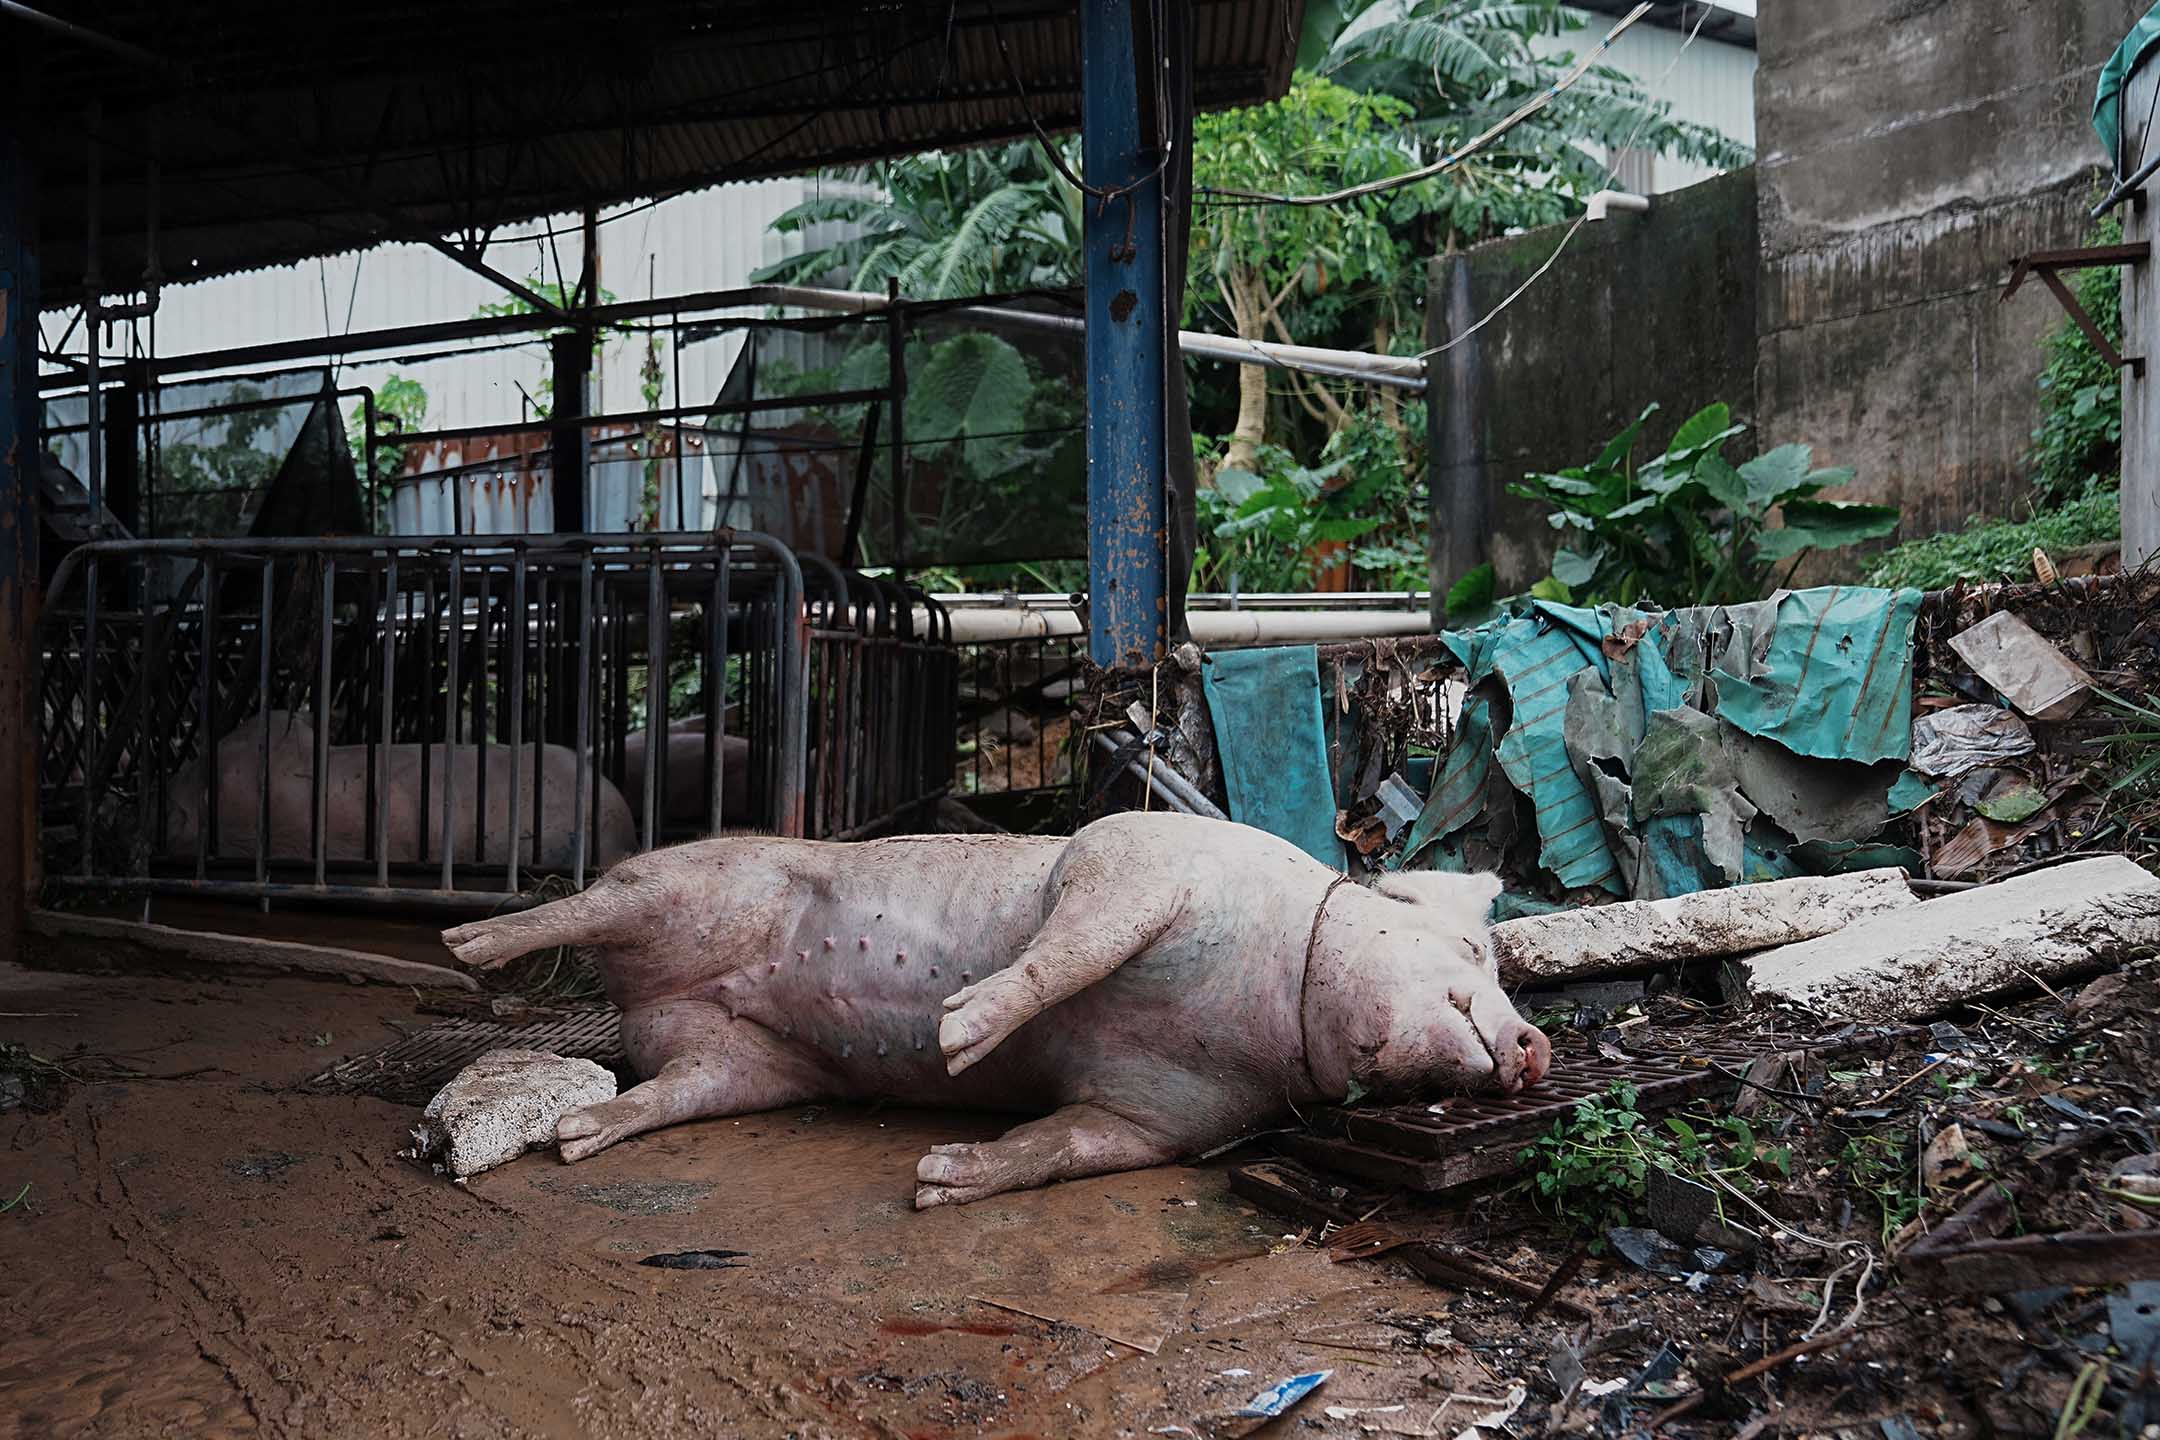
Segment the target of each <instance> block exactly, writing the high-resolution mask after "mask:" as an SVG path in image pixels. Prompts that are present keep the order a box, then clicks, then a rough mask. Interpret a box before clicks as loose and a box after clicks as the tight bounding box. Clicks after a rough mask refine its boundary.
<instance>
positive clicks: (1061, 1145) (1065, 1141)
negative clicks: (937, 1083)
mask: <svg viewBox="0 0 2160 1440" xmlns="http://www.w3.org/2000/svg"><path fill="white" fill-rule="evenodd" d="M1186 1148H1187V1146H1186V1145H1185V1144H1184V1143H1183V1142H1182V1141H1181V1140H1178V1139H1176V1138H1173V1137H1169V1136H1164V1135H1161V1134H1158V1133H1157V1132H1155V1131H1153V1130H1150V1129H1148V1128H1146V1127H1144V1126H1141V1125H1138V1124H1135V1123H1134V1122H1133V1121H1130V1120H1128V1119H1126V1118H1125V1117H1124V1116H1122V1115H1119V1114H1117V1113H1116V1112H1115V1111H1112V1110H1108V1109H1105V1108H1104V1107H1103V1106H1100V1105H1091V1104H1081V1105H1067V1106H1066V1107H1065V1108H1064V1109H1062V1110H1059V1111H1057V1112H1056V1113H1054V1114H1051V1115H1046V1116H1044V1117H1043V1118H1042V1119H1040V1120H1030V1121H1029V1122H1028V1123H1027V1124H1025V1125H1016V1126H1014V1127H1013V1128H1012V1129H1010V1130H1008V1131H1006V1132H1005V1133H1004V1134H1003V1135H1001V1136H999V1137H998V1138H997V1139H995V1140H989V1141H984V1142H982V1143H980V1144H969V1145H935V1146H932V1147H931V1149H930V1153H929V1154H928V1155H925V1156H923V1158H922V1160H921V1162H920V1163H919V1164H917V1165H916V1167H915V1181H916V1184H915V1208H916V1209H918V1210H928V1209H930V1208H931V1207H932V1206H936V1205H965V1204H967V1203H968V1202H969V1201H971V1200H981V1199H983V1198H985V1197H986V1196H991V1195H999V1194H1003V1193H1004V1192H1005V1191H1007V1190H1026V1189H1029V1188H1030V1187H1032V1186H1036V1185H1048V1184H1049V1183H1050V1182H1051V1181H1053V1180H1077V1179H1079V1178H1081V1177H1082V1176H1084V1175H1108V1174H1111V1173H1113V1172H1115V1171H1119V1170H1140V1169H1144V1168H1146V1167H1147V1166H1150V1165H1162V1164H1166V1163H1167V1162H1169V1161H1171V1160H1174V1159H1176V1158H1177V1157H1178V1155H1180V1154H1181V1153H1183V1152H1184V1151H1185V1150H1186Z"/></svg>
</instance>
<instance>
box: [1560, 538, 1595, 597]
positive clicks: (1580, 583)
mask: <svg viewBox="0 0 2160 1440" xmlns="http://www.w3.org/2000/svg"><path fill="white" fill-rule="evenodd" d="M1604 559H1605V554H1604V552H1603V551H1602V550H1592V551H1588V552H1585V551H1581V550H1570V549H1569V548H1568V547H1566V546H1565V545H1563V546H1561V547H1560V548H1559V549H1557V550H1555V551H1553V557H1552V573H1553V578H1554V579H1556V580H1558V581H1559V582H1560V583H1561V584H1563V585H1565V586H1567V587H1568V588H1569V589H1571V590H1580V589H1582V588H1583V587H1584V586H1585V585H1588V584H1589V583H1590V582H1591V581H1592V580H1594V579H1596V578H1597V572H1598V566H1599V565H1601V564H1603V563H1604Z"/></svg>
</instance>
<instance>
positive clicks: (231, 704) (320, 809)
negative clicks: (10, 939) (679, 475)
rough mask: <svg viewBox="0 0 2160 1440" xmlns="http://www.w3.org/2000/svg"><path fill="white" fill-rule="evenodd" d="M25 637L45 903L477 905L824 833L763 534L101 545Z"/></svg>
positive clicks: (795, 628)
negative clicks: (34, 679)
mask: <svg viewBox="0 0 2160 1440" xmlns="http://www.w3.org/2000/svg"><path fill="white" fill-rule="evenodd" d="M856 578H857V579H858V580H859V578H860V577H856ZM842 583H843V586H844V585H845V584H846V583H847V582H846V581H845V580H843V582H842ZM839 619H840V621H843V622H845V624H844V626H843V628H841V629H838V630H835V631H834V633H835V634H837V635H841V636H847V637H854V638H853V639H851V640H848V641H847V642H846V643H849V644H854V645H857V646H861V645H863V644H866V643H868V641H869V640H870V639H871V638H873V637H869V636H861V635H858V634H857V633H856V631H855V629H854V628H853V617H852V616H843V617H839ZM835 623H838V622H835ZM41 630H42V641H41V656H42V670H41V675H40V679H39V691H38V693H39V697H40V706H39V710H40V716H41V719H42V722H43V723H42V730H41V736H40V743H39V753H38V757H37V762H38V767H39V777H40V803H41V824H40V844H41V852H42V858H43V862H44V866H45V871H46V876H47V880H46V884H47V887H48V889H50V890H58V891H62V892H67V891H82V890H90V891H103V892H120V893H132V894H144V895H159V894H164V895H173V894H190V895H215V896H227V897H252V898H257V899H261V900H264V901H268V900H270V899H282V898H310V899H332V900H340V901H364V902H393V903H396V904H398V905H402V906H414V905H421V906H427V905H440V906H450V907H457V908H470V907H471V906H472V905H473V904H474V903H475V902H476V901H479V902H480V903H497V904H499V903H501V902H502V901H503V898H504V897H505V896H506V895H515V894H517V893H519V892H520V891H521V890H522V889H524V888H525V887H526V886H528V885H529V884H530V883H532V882H533V881H535V880H536V879H538V878H540V877H542V876H546V875H560V876H562V877H563V878H564V879H566V880H568V881H569V882H570V883H572V884H573V885H582V884H584V883H585V882H586V881H587V880H588V879H589V878H591V877H592V876H593V875H594V874H596V873H597V872H598V870H599V869H601V868H604V867H605V866H606V865H607V864H610V863H612V862H613V861H614V860H615V859H619V858H621V856H622V855H624V854H627V853H630V852H632V851H634V850H638V849H644V848H650V847H651V846H653V845H655V844H660V843H664V842H665V841H668V840H672V839H679V838H687V837H688V836H691V835H696V834H704V833H713V832H715V831H718V830H721V829H724V828H735V827H750V828H757V829H762V830H767V831H769V832H772V833H778V834H784V835H795V834H804V833H817V832H818V829H819V827H818V826H816V825H813V824H812V823H811V821H812V815H811V811H810V809H809V807H808V805H807V803H806V791H807V772H806V759H807V756H808V755H809V753H810V751H811V749H812V746H813V744H814V743H816V742H814V741H813V739H812V730H811V714H810V703H809V702H810V696H811V687H810V683H809V674H808V668H807V661H808V654H807V651H808V648H809V645H810V634H811V624H810V614H809V612H808V611H807V610H806V608H805V591H804V586H803V579H802V571H801V568H800V566H799V565H798V562H797V559H796V557H795V556H794V555H793V554H792V553H791V552H790V551H788V550H787V549H786V548H785V547H784V546H782V545H781V544H780V543H779V542H777V541H775V540H773V539H772V538H771V537H769V536H764V535H759V534H753V533H748V532H733V533H730V532H725V531H723V532H718V533H716V534H712V535H704V534H667V535H535V536H478V537H476V536H467V537H429V538H401V539H388V538H351V539H283V538H281V539H253V540H249V539H239V540H139V541H99V542H96V543H93V544H89V545H84V546H80V547H78V548H77V549H75V550H73V551H71V552H70V553H69V554H68V555H67V556H66V557H65V559H64V560H63V561H62V563H61V565H60V567H59V569H58V571H57V572H56V574H55V576H54V579H53V583H52V585H51V587H50V589H49V594H48V601H47V604H46V607H45V611H44V614H43V617H42V621H41ZM864 718H865V719H867V718H868V717H867V716H865V717H864ZM640 722H642V724H640ZM640 731H642V734H641V733H640ZM821 738H824V736H823V734H822V732H821ZM824 743H825V748H826V749H827V750H828V751H829V752H830V753H832V754H835V755H848V754H850V753H852V752H854V751H856V750H858V749H860V748H861V747H862V746H863V745H864V744H865V743H866V742H864V741H863V740H861V739H860V738H859V737H858V736H857V735H856V734H855V733H854V732H853V731H852V730H849V729H848V728H847V727H846V726H844V725H843V726H842V727H841V728H839V729H836V730H833V731H831V732H830V738H824ZM888 798H892V797H888ZM907 798H909V799H916V798H919V797H912V796H911V797H907Z"/></svg>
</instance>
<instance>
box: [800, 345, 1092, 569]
mask: <svg viewBox="0 0 2160 1440" xmlns="http://www.w3.org/2000/svg"><path fill="white" fill-rule="evenodd" d="M906 363H907V375H908V387H907V441H908V463H909V465H910V466H911V467H913V469H914V471H915V473H916V474H917V475H918V476H920V477H924V478H926V479H928V480H932V481H935V482H936V483H935V484H934V485H922V486H918V487H917V491H916V494H915V495H914V496H913V497H911V498H912V499H913V500H915V501H917V502H920V501H921V500H922V498H923V496H924V495H925V494H927V493H934V494H935V495H936V497H937V503H938V506H939V508H938V510H937V511H936V512H935V513H926V512H924V511H922V510H915V509H911V510H910V512H909V515H908V530H909V535H910V543H911V545H913V546H915V547H916V548H918V549H919V550H920V551H922V552H924V553H929V554H937V553H940V552H944V553H954V554H965V553H967V552H969V551H976V552H978V553H979V552H981V551H983V550H1006V551H1012V550H1014V549H1017V548H1019V547H1020V546H1021V545H1023V544H1025V543H1027V542H1030V541H1037V542H1041V543H1044V544H1049V545H1054V544H1056V543H1057V542H1059V541H1061V540H1063V539H1065V538H1066V537H1069V536H1070V535H1072V534H1073V532H1074V530H1075V527H1076V525H1077V524H1078V523H1079V521H1078V519H1077V516H1076V513H1075V512H1074V509H1073V507H1074V506H1075V505H1076V504H1077V503H1078V500H1077V497H1080V496H1082V495H1084V494H1085V493H1086V488H1087V482H1086V450H1085V437H1084V436H1083V434H1082V432H1081V418H1082V416H1081V408H1082V406H1083V404H1084V403H1085V401H1084V398H1083V397H1082V396H1081V394H1080V393H1079V392H1078V391H1077V389H1076V388H1075V387H1074V386H1073V385H1072V384H1071V383H1070V382H1069V381H1067V380H1066V379H1065V378H1063V377H1062V376H1059V375H1053V374H1050V373H1047V371H1045V370H1044V369H1043V368H1042V367H1040V366H1039V365H1038V364H1037V362H1036V361H1035V360H1034V359H1032V358H1031V357H1030V356H1028V355H1026V354H1024V353H1023V352H1021V351H1020V350H1018V349H1016V348H1015V347H1014V346H1013V345H1012V344H1011V343H1010V342H1008V341H1006V340H1004V339H1002V338H1000V337H998V336H995V335H990V334H985V333H982V332H979V331H963V332H961V333H959V334H955V335H947V336H944V337H943V338H938V339H928V338H925V337H923V336H921V335H917V336H915V337H913V338H911V339H910V340H909V341H908V350H907V358H906ZM887 364H888V357H887V354H886V349H885V341H884V339H883V337H882V336H881V337H878V338H877V339H876V340H874V341H870V342H866V343H864V344H861V345H858V346H856V347H855V348H854V349H852V350H850V351H848V352H847V354H846V355H844V356H842V357H841V359H840V361H839V363H838V364H836V365H833V366H828V367H825V368H822V369H818V370H807V371H794V370H789V369H786V368H784V367H780V366H774V367H771V368H769V369H767V370H766V371H765V372H764V373H762V374H761V375H760V377H759V383H760V385H761V386H762V387H763V388H765V389H766V390H767V391H768V392H769V393H771V394H774V395H790V394H797V395H812V394H816V393H819V392H821V391H831V390H855V389H876V388H879V387H882V386H883V385H884V384H885V383H886V378H887V373H888V372H887ZM866 410H867V407H866V406H864V405H862V404H859V403H851V404H846V405H832V406H811V407H806V409H805V410H804V412H803V413H802V417H801V419H800V420H799V421H797V422H796V424H797V426H798V427H799V428H804V429H811V430H814V429H817V428H820V427H824V428H826V429H829V430H830V431H831V432H832V433H833V434H835V435H841V436H847V437H849V438H850V441H852V440H853V439H854V438H856V437H859V436H860V435H861V433H862V426H863V423H864V421H865V419H866ZM879 534H880V532H879V530H878V527H876V526H873V525H869V524H866V525H865V526H864V527H863V530H862V535H861V540H862V544H863V547H864V551H865V555H864V561H865V563H866V564H873V565H875V564H879V563H882V561H881V560H880V559H879V557H878V556H877V555H876V554H875V553H874V552H875V550H876V548H877V543H878V539H879ZM1023 553H1024V552H1023ZM966 568H967V569H968V570H970V571H978V567H973V566H970V567H966ZM1010 573H1011V572H1010V567H1005V569H1004V570H1003V571H1000V572H999V575H1000V576H1002V575H1005V574H1010ZM952 574H953V578H955V579H956V580H957V579H958V578H960V577H959V572H958V571H955V572H952Z"/></svg>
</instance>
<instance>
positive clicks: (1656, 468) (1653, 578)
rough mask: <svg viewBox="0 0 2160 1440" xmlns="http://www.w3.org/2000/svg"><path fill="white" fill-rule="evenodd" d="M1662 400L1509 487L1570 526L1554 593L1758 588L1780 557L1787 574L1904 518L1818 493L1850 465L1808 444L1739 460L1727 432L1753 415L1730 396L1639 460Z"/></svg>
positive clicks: (1634, 598) (1645, 594)
mask: <svg viewBox="0 0 2160 1440" xmlns="http://www.w3.org/2000/svg"><path fill="white" fill-rule="evenodd" d="M1656 409H1657V407H1656V406H1655V405H1652V406H1650V407H1649V408H1648V409H1645V410H1644V411H1643V413H1642V414H1641V415H1640V416H1639V417H1637V419H1636V420H1635V422H1634V423H1633V424H1632V425H1629V426H1628V427H1627V428H1626V429H1625V430H1622V431H1621V432H1620V433H1619V434H1618V435H1617V436H1615V437H1613V439H1612V441H1611V442H1610V443H1609V444H1607V445H1606V447H1605V449H1604V451H1603V452H1602V453H1601V454H1599V456H1598V457H1597V458H1596V459H1595V460H1593V461H1591V462H1590V463H1589V464H1588V465H1583V466H1574V467H1570V468H1569V469H1566V470H1563V471H1561V472H1559V473H1558V474H1533V475H1528V476H1525V477H1524V479H1523V481H1522V483H1520V484H1516V485H1511V486H1509V487H1508V489H1509V492H1510V493H1512V494H1515V495H1520V496H1522V497H1523V498H1524V499H1527V500H1535V501H1538V502H1540V503H1541V504H1545V505H1549V506H1551V507H1552V514H1551V515H1550V517H1548V518H1549V519H1550V520H1551V523H1552V526H1553V528H1554V529H1555V530H1558V531H1560V532H1562V535H1563V537H1564V540H1563V543H1562V544H1561V546H1560V548H1559V549H1557V550H1556V551H1555V552H1554V554H1553V562H1552V574H1551V576H1550V577H1549V578H1550V580H1551V581H1552V584H1551V585H1550V586H1549V587H1547V593H1548V594H1552V595H1553V596H1554V597H1555V598H1560V599H1574V600H1580V601H1584V602H1592V601H1602V600H1613V601H1618V602H1619V603H1621V604H1623V605H1632V604H1636V603H1638V602H1642V601H1651V602H1655V603H1657V604H1661V605H1667V606H1676V605H1730V604H1737V603H1740V602H1743V601H1748V600H1759V599H1761V598H1762V597H1763V596H1765V595H1767V594H1768V593H1770V591H1771V590H1772V589H1773V588H1774V586H1775V584H1776V583H1777V579H1778V577H1777V566H1778V565H1779V564H1780V563H1784V562H1790V563H1789V564H1788V565H1787V569H1786V572H1785V573H1786V574H1787V575H1790V574H1791V573H1792V570H1793V569H1794V568H1797V566H1798V564H1799V561H1800V557H1801V556H1803V555H1805V554H1807V553H1808V552H1809V551H1811V550H1836V549H1842V548H1844V547H1846V546H1849V545H1855V544H1858V543H1860V542H1861V541H1864V540H1873V539H1878V538H1881V537H1882V536H1885V535H1888V534H1890V533H1891V532H1892V531H1894V530H1895V529H1896V528H1897V521H1898V515H1897V511H1896V509H1895V508H1894V507H1891V506H1887V505H1863V504H1858V503H1853V502H1846V501H1836V500H1822V499H1818V498H1816V497H1817V496H1818V495H1819V494H1820V492H1822V491H1823V490H1825V489H1828V488H1829V487H1831V486H1833V485H1843V484H1846V483H1847V482H1849V481H1850V480H1851V479H1852V478H1853V473H1852V471H1850V470H1846V469H1820V470H1818V469H1816V468H1814V452H1813V451H1812V449H1811V448H1810V447H1808V446H1806V445H1781V446H1779V447H1778V448H1777V449H1775V450H1772V451H1770V452H1768V453H1767V454H1763V455H1758V456H1756V457H1755V458H1754V459H1752V460H1749V461H1747V462H1746V463H1744V464H1742V465H1739V466H1737V467H1736V466H1734V465H1733V464H1731V463H1730V462H1729V461H1727V460H1726V459H1725V457H1724V454H1723V451H1724V448H1725V444H1726V442H1727V441H1728V440H1730V439H1732V438H1733V437H1734V436H1736V435H1738V434H1740V433H1741V432H1742V431H1743V430H1744V429H1745V428H1746V427H1745V426H1743V425H1737V424H1734V423H1733V422H1732V414H1731V411H1730V410H1729V409H1728V408H1727V407H1726V406H1724V405H1722V404H1717V405H1708V406H1705V407H1704V408H1703V409H1701V410H1700V411H1698V412H1696V413H1695V414H1694V415H1693V416H1691V417H1689V419H1688V420H1687V422H1686V423H1685V424H1683V425H1682V426H1681V427H1680V430H1679V433H1677V434H1676V435H1674V437H1673V441H1672V444H1671V445H1670V446H1669V447H1668V448H1667V449H1666V451H1665V453H1664V454H1663V455H1659V456H1655V457H1653V458H1652V459H1650V460H1648V461H1646V462H1644V463H1643V464H1641V465H1639V466H1638V465H1637V464H1636V462H1635V447H1636V444H1637V442H1638V441H1639V440H1640V438H1641V435H1642V428H1643V424H1644V422H1645V421H1647V420H1648V419H1649V418H1650V416H1651V414H1652V413H1654V412H1655V411H1656ZM1773 511H1782V512H1783V517H1784V524H1783V525H1781V526H1775V527H1773V526H1772V525H1770V523H1769V520H1770V516H1771V514H1772V512H1773ZM1533 593H1535V592H1533Z"/></svg>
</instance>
